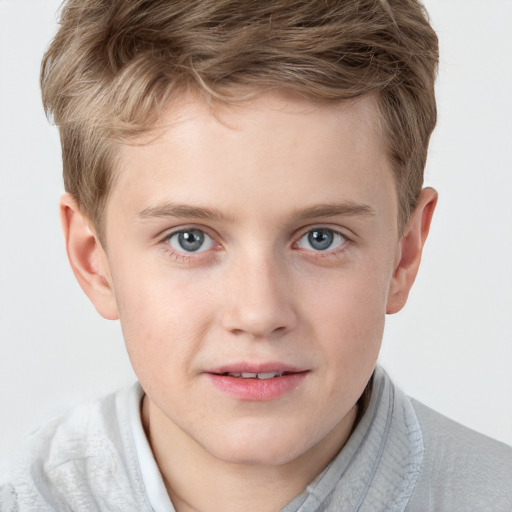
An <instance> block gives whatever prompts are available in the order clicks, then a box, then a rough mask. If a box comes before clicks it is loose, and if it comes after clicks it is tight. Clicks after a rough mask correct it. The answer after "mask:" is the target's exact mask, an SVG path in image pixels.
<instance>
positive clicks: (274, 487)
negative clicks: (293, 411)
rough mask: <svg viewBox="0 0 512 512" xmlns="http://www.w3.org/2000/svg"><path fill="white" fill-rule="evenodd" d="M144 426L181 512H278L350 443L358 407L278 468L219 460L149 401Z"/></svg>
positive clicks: (145, 406)
mask: <svg viewBox="0 0 512 512" xmlns="http://www.w3.org/2000/svg"><path fill="white" fill-rule="evenodd" d="M142 416H143V424H144V428H145V431H146V435H147V437H148V440H149V442H150V445H151V448H152V450H153V453H154V455H155V459H156V461H157V464H158V466H159V468H160V471H161V473H162V476H163V479H164V482H165V485H166V488H167V491H168V493H169V496H170V498H171V501H172V503H173V505H174V508H175V509H176V511H177V512H191V511H194V512H204V511H207V510H222V511H224V512H231V511H233V512H234V511H239V510H244V511H246V512H252V511H255V512H256V511H258V512H262V511H276V510H280V509H282V508H283V507H284V506H286V505H287V504H288V503H289V502H290V501H291V500H292V499H293V498H295V497H296V496H297V495H299V494H300V493H301V492H303V490H304V489H305V488H306V487H307V485H308V484H309V483H311V481H313V480H314V478H315V477H316V476H317V475H318V474H319V473H320V472H321V471H322V470H323V469H324V468H325V467H326V466H327V465H328V464H329V462H330V461H331V460H332V459H333V458H334V457H335V456H336V455H337V453H338V452H339V450H340V449H341V448H342V447H343V445H344V444H345V443H346V441H347V439H348V437H349V436H350V433H351V431H352V428H353V426H354V424H355V420H356V416H357V405H356V406H354V407H353V408H352V409H351V410H350V412H349V413H348V414H347V416H346V417H345V418H344V419H343V420H342V422H340V424H338V425H337V426H336V427H335V428H334V429H333V430H332V431H331V432H330V433H329V434H328V435H327V436H326V437H325V438H323V439H322V440H321V441H320V442H319V443H317V444H316V445H315V446H314V447H312V448H310V449H309V450H307V451H305V452H304V453H303V454H302V455H301V456H300V457H298V458H296V459H294V460H292V461H288V462H285V463H283V464H276V465H260V464H240V463H232V462H229V461H224V460H222V459H219V458H217V457H215V456H213V455H212V454H210V453H209V452H208V451H207V450H206V449H205V448H204V447H202V446H201V445H200V444H198V443H197V442H196V441H195V440H194V439H192V438H191V437H190V436H188V435H187V434H186V433H185V432H183V431H182V430H181V429H180V428H179V427H178V426H177V425H175V424H174V423H172V422H170V421H169V420H168V418H166V417H165V416H164V415H163V413H162V412H161V411H160V410H159V409H158V408H157V407H156V406H155V405H154V404H152V403H151V401H150V400H148V399H147V397H145V399H144V402H143V414H142Z"/></svg>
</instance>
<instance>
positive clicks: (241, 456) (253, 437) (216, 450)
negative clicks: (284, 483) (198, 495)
mask: <svg viewBox="0 0 512 512" xmlns="http://www.w3.org/2000/svg"><path fill="white" fill-rule="evenodd" d="M277 432H279V430H278V429H265V431H264V432H262V431H261V430H260V429H255V428H254V427H253V428H252V429H250V428H247V429H246V430H245V431H244V432H236V433H230V435H228V436H227V437H224V436H223V438H222V439H221V438H220V436H219V437H217V438H215V439H213V442H212V443H211V446H205V448H206V449H207V450H208V451H209V452H210V454H211V455H213V456H214V457H215V458H217V459H219V460H222V461H223V462H226V463H229V464H237V465H246V466H257V465H258V466H280V465H283V464H286V463H288V462H290V461H292V460H295V459H296V458H298V457H300V456H301V455H302V454H303V453H304V452H305V451H307V449H308V447H306V446H303V439H301V438H298V437H297V436H296V433H295V435H292V433H291V432H288V431H286V430H283V429H282V428H281V429H280V432H279V433H277Z"/></svg>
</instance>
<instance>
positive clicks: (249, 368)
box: [205, 361, 307, 375]
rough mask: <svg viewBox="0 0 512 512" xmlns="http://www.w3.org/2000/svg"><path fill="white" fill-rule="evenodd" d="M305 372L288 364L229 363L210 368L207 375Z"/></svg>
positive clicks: (271, 362) (270, 362)
mask: <svg viewBox="0 0 512 512" xmlns="http://www.w3.org/2000/svg"><path fill="white" fill-rule="evenodd" d="M304 371H307V370H305V369H304V368H299V367H297V366H293V365H290V364H286V363H281V362H274V361H269V362H234V363H228V364H224V365H222V366H215V367H213V368H209V369H208V370H206V372H205V373H212V374H216V375H222V374H224V373H270V372H279V373H285V372H286V373H300V372H304Z"/></svg>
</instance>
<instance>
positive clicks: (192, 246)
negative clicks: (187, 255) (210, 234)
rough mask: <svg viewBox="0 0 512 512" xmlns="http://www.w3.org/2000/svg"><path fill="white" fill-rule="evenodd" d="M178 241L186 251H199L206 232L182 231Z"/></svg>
mask: <svg viewBox="0 0 512 512" xmlns="http://www.w3.org/2000/svg"><path fill="white" fill-rule="evenodd" d="M178 243H179V244H180V247H181V248H182V249H183V250H185V251H188V252H194V251H198V250H199V249H201V246H202V245H203V243H204V233H203V232H201V231H199V230H190V231H182V232H180V233H179V234H178Z"/></svg>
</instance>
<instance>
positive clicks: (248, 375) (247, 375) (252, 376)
mask: <svg viewBox="0 0 512 512" xmlns="http://www.w3.org/2000/svg"><path fill="white" fill-rule="evenodd" d="M257 376H258V374H257V373H249V372H242V378H243V379H255V378H256V377H257Z"/></svg>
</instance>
